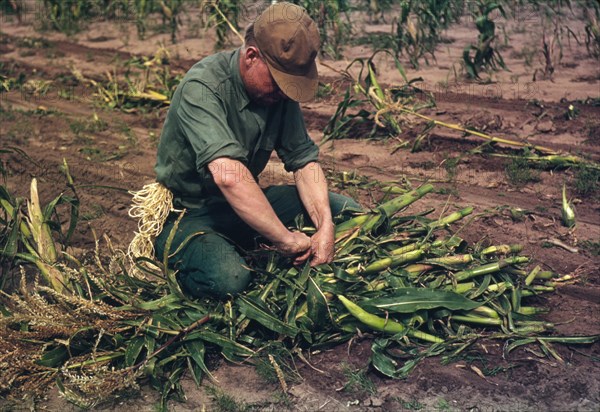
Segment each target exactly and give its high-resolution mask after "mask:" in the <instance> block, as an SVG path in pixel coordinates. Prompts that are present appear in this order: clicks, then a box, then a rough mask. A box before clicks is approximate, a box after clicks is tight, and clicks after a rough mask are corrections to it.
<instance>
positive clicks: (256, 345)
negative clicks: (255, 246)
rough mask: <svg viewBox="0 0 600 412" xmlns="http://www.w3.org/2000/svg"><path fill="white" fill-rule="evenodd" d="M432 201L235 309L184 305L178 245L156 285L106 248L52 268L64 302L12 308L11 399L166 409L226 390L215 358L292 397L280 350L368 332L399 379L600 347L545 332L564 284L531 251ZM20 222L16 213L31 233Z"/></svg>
mask: <svg viewBox="0 0 600 412" xmlns="http://www.w3.org/2000/svg"><path fill="white" fill-rule="evenodd" d="M432 190H433V186H431V185H429V184H426V185H423V186H421V187H419V188H417V189H415V190H411V191H408V192H407V193H405V194H403V195H401V196H399V197H397V198H395V199H392V200H390V201H387V202H385V203H383V204H381V205H379V206H378V207H376V208H375V209H373V210H371V211H369V212H367V213H362V214H357V215H356V216H354V217H352V218H351V219H346V220H343V221H338V222H337V226H336V237H335V239H336V258H335V260H334V262H333V263H332V264H330V265H322V266H319V267H317V268H311V267H310V266H308V265H307V266H304V267H302V268H297V267H293V266H292V265H291V264H290V262H289V260H287V259H284V258H283V257H281V256H278V255H277V254H276V253H275V252H271V251H268V252H264V251H262V252H261V253H259V252H257V253H256V256H258V257H257V258H255V259H254V260H255V261H256V262H258V263H256V264H255V265H254V267H255V272H256V276H255V279H254V283H253V285H251V287H250V289H249V290H248V291H247V292H245V293H243V294H242V295H240V296H238V297H235V298H231V299H230V300H228V301H225V302H217V301H214V300H208V299H206V300H192V299H190V298H188V297H187V296H185V295H184V294H183V293H182V292H181V290H180V287H179V285H178V283H177V280H176V273H175V272H173V271H172V270H170V269H169V268H168V265H167V263H168V262H167V260H168V256H169V248H170V241H168V242H167V247H166V249H167V250H166V252H165V255H164V257H163V259H162V261H151V260H149V259H144V260H143V265H140V267H139V269H140V270H143V271H145V272H147V273H148V274H149V275H151V276H149V277H148V278H149V279H152V280H146V279H140V278H139V277H135V276H131V275H130V274H129V273H128V272H127V267H128V265H127V264H126V257H125V254H124V253H122V252H119V251H117V250H114V249H113V248H112V247H110V245H109V254H108V256H102V255H101V254H100V252H99V249H98V248H97V250H96V254H95V256H96V257H95V264H82V263H81V262H79V261H78V260H77V259H75V258H74V257H71V256H68V258H67V259H62V260H61V259H59V260H57V261H56V262H55V263H53V264H50V263H48V264H49V265H51V267H52V268H54V269H55V270H57V271H59V272H60V273H62V274H63V278H62V282H61V284H62V289H61V291H58V290H56V289H55V288H53V287H52V282H51V281H45V282H44V283H45V285H42V284H40V283H39V282H38V281H37V280H35V281H33V282H31V281H30V282H29V283H28V282H26V280H25V275H24V274H23V275H22V284H21V288H20V290H18V291H15V292H14V293H13V294H11V295H9V294H7V293H4V292H2V293H1V294H0V299H1V302H2V306H1V309H2V318H0V364H1V365H2V367H3V373H2V374H1V375H0V393H1V394H2V395H8V396H11V397H21V396H23V395H24V394H31V393H32V392H34V393H35V392H37V393H41V392H42V391H43V389H44V388H46V387H47V385H48V384H50V383H51V382H52V381H54V380H57V381H58V383H59V389H60V390H61V391H62V393H63V394H64V396H66V397H67V399H69V400H70V401H72V402H74V403H76V404H78V405H80V406H82V407H91V406H94V405H97V404H98V403H100V402H103V401H107V400H110V399H111V398H112V397H114V396H116V395H119V394H121V393H122V392H123V391H130V390H135V389H136V387H137V382H139V381H140V380H145V381H147V382H149V383H150V384H151V385H152V386H153V387H155V388H156V389H157V390H159V391H160V393H161V396H162V399H163V402H164V404H163V406H165V405H166V401H167V399H169V397H170V396H172V395H177V394H179V395H181V393H182V388H181V386H180V384H179V380H180V378H181V377H182V375H183V374H184V373H189V374H190V375H191V377H192V378H193V379H194V380H195V381H196V382H197V383H198V384H200V382H201V380H202V379H203V377H208V378H209V379H214V378H213V377H212V375H211V373H210V370H209V368H208V367H207V365H206V362H205V356H206V354H207V353H215V352H217V353H221V354H222V356H223V357H224V358H226V359H227V360H230V361H233V362H241V361H245V362H257V363H258V362H259V361H260V360H261V359H262V360H263V361H264V362H263V363H264V364H267V365H271V366H272V368H273V369H274V370H275V372H276V373H277V376H278V377H279V379H280V382H282V387H284V388H285V387H287V385H285V374H284V373H283V372H282V369H283V367H282V363H283V362H282V359H281V357H277V356H275V355H276V354H277V353H279V354H281V351H279V352H273V351H271V349H272V348H274V345H273V342H275V341H277V342H279V344H280V345H284V348H285V350H286V351H288V352H287V353H291V352H292V351H296V352H298V349H309V350H315V349H320V348H324V347H331V346H333V345H337V344H339V343H341V342H345V341H348V340H350V339H352V338H353V337H354V336H355V335H356V334H357V333H361V332H367V331H368V332H370V333H372V334H373V336H374V338H375V339H374V343H373V346H372V351H373V354H372V358H371V362H372V365H373V366H374V367H375V368H376V369H377V370H379V371H380V372H382V373H383V374H385V375H387V376H390V377H393V378H399V377H404V376H406V375H407V374H408V373H409V372H410V371H411V370H412V369H413V368H414V367H415V366H416V365H417V364H418V361H419V360H421V359H423V358H425V357H428V356H434V355H439V354H442V353H449V354H450V355H452V354H456V353H459V352H460V351H461V350H463V349H464V348H465V347H466V346H465V345H469V344H471V343H472V342H474V341H475V340H477V339H481V338H491V339H504V340H506V339H510V340H511V343H510V345H508V346H507V347H506V351H507V352H510V351H511V350H512V349H514V348H516V347H518V346H520V345H524V344H538V345H541V346H542V348H543V350H544V351H545V352H546V353H547V354H548V356H556V357H558V354H557V353H556V351H554V349H553V348H552V342H561V341H564V342H569V343H583V344H585V343H592V342H595V341H597V340H598V339H600V336H587V337H586V336H583V337H556V336H552V335H551V331H552V325H551V324H549V323H548V322H545V321H544V320H538V319H536V315H537V314H540V313H544V312H545V311H546V310H545V309H543V308H537V307H534V306H531V303H530V301H529V298H530V297H532V296H536V295H538V294H541V293H548V292H552V291H553V290H554V289H555V287H556V285H557V283H558V282H559V281H560V280H562V279H561V278H559V276H558V275H557V274H555V273H551V272H547V271H543V270H541V268H540V267H539V266H535V267H534V268H533V269H531V270H527V269H526V265H527V264H528V263H529V258H527V257H526V256H522V255H520V253H521V251H522V246H520V245H496V246H490V247H487V248H484V249H481V248H479V247H476V248H471V247H469V246H468V245H467V244H466V242H465V241H464V240H462V239H461V238H460V237H459V236H458V234H457V233H456V232H454V233H453V232H452V231H451V230H450V227H451V226H453V225H456V223H457V222H459V221H461V219H463V218H465V217H467V216H469V215H471V214H472V212H473V208H471V207H464V208H459V209H458V210H456V211H453V212H450V213H449V212H448V211H446V210H445V211H444V212H443V213H439V214H436V213H435V210H433V209H428V210H424V211H420V212H415V211H414V210H415V207H414V206H411V205H413V204H414V203H415V202H417V201H418V200H419V199H421V198H422V197H423V196H425V195H427V194H428V193H429V192H431V191H432ZM21 204H22V203H21ZM21 209H22V208H21V207H19V208H17V209H15V208H14V207H13V209H12V211H11V213H12V214H11V216H13V217H15V218H16V219H17V221H20V222H22V221H23V219H19V216H21V215H22V214H25V212H24V211H21ZM5 210H6V208H5ZM409 210H412V212H409ZM29 221H32V220H28V222H29ZM177 226H178V223H177V224H176V225H175V227H174V228H173V231H172V232H171V239H172V236H173V235H174V233H175V231H176V230H177ZM302 229H304V230H306V231H307V232H310V231H311V230H314V229H312V228H302ZM2 241H3V242H5V239H3V240H2ZM30 246H31V248H32V249H35V248H36V246H34V245H31V244H30ZM63 256H67V255H66V254H64V253H63ZM260 262H263V263H262V264H261V263H260ZM140 263H142V262H140ZM34 268H35V267H33V266H32V267H29V268H28V270H30V271H31V272H33V273H34V274H35V273H40V270H37V271H36V270H34ZM23 273H24V272H23ZM42 273H43V272H42ZM34 278H35V279H37V276H34ZM403 350H404V351H405V352H404V353H403V354H402V355H401V357H402V360H401V359H400V357H399V355H398V354H399V353H401V352H402V351H403ZM265 357H267V359H268V361H265ZM100 388H101V390H100Z"/></svg>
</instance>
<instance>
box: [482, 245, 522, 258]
mask: <svg viewBox="0 0 600 412" xmlns="http://www.w3.org/2000/svg"><path fill="white" fill-rule="evenodd" d="M521 251H523V245H519V244H513V245H495V246H490V247H487V248H485V249H483V250H482V251H481V255H482V256H486V255H491V254H498V255H508V254H513V253H520V252H521Z"/></svg>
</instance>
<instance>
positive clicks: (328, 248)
mask: <svg viewBox="0 0 600 412" xmlns="http://www.w3.org/2000/svg"><path fill="white" fill-rule="evenodd" d="M334 252H335V241H334V226H333V224H329V225H325V226H322V227H321V228H319V230H318V231H317V233H315V234H314V235H313V236H312V237H311V238H310V256H311V259H310V265H311V266H318V265H322V264H324V263H331V262H332V261H333V255H334Z"/></svg>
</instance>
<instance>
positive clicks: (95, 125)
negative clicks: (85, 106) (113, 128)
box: [69, 113, 108, 136]
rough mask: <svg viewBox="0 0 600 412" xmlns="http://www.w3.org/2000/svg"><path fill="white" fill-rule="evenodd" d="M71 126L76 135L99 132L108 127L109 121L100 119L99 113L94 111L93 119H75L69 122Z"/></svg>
mask: <svg viewBox="0 0 600 412" xmlns="http://www.w3.org/2000/svg"><path fill="white" fill-rule="evenodd" d="M69 128H70V129H71V131H72V132H73V134H75V135H76V136H79V135H81V134H83V133H98V132H103V131H105V130H107V129H108V123H106V122H105V121H104V120H102V119H100V118H99V117H98V115H96V114H95V113H94V115H93V117H92V119H89V120H88V119H84V120H74V121H72V122H71V123H69Z"/></svg>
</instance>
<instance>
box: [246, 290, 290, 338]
mask: <svg viewBox="0 0 600 412" xmlns="http://www.w3.org/2000/svg"><path fill="white" fill-rule="evenodd" d="M237 304H238V306H239V310H240V312H241V313H242V314H243V315H245V316H247V317H248V318H250V319H252V320H254V321H256V322H258V323H260V324H261V325H263V326H264V327H266V328H267V329H270V330H272V331H273V332H277V333H279V334H282V335H286V336H289V337H291V338H293V337H295V336H296V335H297V334H298V331H299V330H298V328H297V327H295V326H293V325H289V324H287V323H284V322H282V321H281V320H279V319H278V318H277V316H276V315H275V314H273V313H272V312H271V311H270V310H269V309H267V308H265V307H262V305H260V304H259V303H258V302H257V301H256V300H255V299H253V298H251V297H250V296H246V297H243V296H241V297H239V298H238V299H237Z"/></svg>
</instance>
